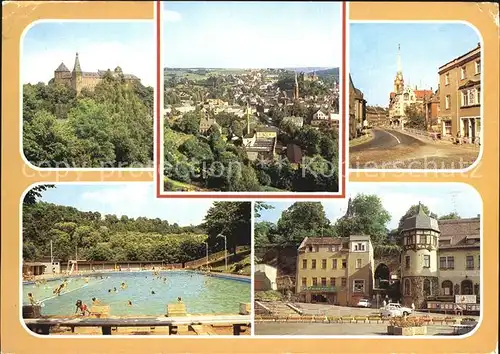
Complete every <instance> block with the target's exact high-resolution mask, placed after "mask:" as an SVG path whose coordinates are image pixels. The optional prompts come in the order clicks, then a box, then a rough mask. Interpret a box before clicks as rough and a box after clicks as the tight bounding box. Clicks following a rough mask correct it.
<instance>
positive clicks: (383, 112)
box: [366, 106, 389, 127]
mask: <svg viewBox="0 0 500 354" xmlns="http://www.w3.org/2000/svg"><path fill="white" fill-rule="evenodd" d="M366 122H367V124H366V125H367V126H368V127H377V126H383V125H385V124H388V123H389V113H388V111H387V109H385V108H382V107H375V106H367V107H366Z"/></svg>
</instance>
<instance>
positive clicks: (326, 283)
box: [296, 235, 373, 306]
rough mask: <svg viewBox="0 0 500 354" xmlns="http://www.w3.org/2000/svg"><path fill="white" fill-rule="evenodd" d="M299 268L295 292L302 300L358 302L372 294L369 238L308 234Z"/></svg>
mask: <svg viewBox="0 0 500 354" xmlns="http://www.w3.org/2000/svg"><path fill="white" fill-rule="evenodd" d="M296 269H297V274H296V293H297V294H298V296H299V298H301V300H302V301H304V302H327V303H330V304H335V305H340V306H347V305H355V304H357V302H358V301H359V300H360V299H361V298H371V294H372V288H373V247H372V244H371V241H370V237H369V236H357V235H353V236H350V237H346V238H333V237H306V238H305V239H304V240H303V241H302V243H301V244H300V246H299V248H298V256H297V268H296Z"/></svg>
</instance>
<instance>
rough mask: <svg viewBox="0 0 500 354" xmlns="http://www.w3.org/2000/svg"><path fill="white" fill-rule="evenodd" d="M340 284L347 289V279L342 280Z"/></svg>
mask: <svg viewBox="0 0 500 354" xmlns="http://www.w3.org/2000/svg"><path fill="white" fill-rule="evenodd" d="M340 284H341V286H343V287H345V286H346V285H347V279H346V278H342V279H341V282H340Z"/></svg>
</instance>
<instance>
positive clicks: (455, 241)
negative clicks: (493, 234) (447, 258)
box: [438, 218, 481, 249]
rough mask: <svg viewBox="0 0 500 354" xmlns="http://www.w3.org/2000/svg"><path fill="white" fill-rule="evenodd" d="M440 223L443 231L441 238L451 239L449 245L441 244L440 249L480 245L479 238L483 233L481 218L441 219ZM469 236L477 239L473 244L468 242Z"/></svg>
mask: <svg viewBox="0 0 500 354" xmlns="http://www.w3.org/2000/svg"><path fill="white" fill-rule="evenodd" d="M438 224H439V229H440V231H441V235H440V239H442V240H450V244H449V245H440V246H439V248H440V249H441V248H467V247H479V245H480V240H479V238H480V235H481V233H480V232H481V230H480V225H481V223H480V219H479V218H470V219H458V220H439V221H438ZM467 238H469V239H474V240H477V241H476V242H474V243H473V244H468V243H467Z"/></svg>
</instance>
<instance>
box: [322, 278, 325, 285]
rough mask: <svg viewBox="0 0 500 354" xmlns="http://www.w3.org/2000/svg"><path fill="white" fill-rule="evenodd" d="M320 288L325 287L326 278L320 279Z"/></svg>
mask: <svg viewBox="0 0 500 354" xmlns="http://www.w3.org/2000/svg"><path fill="white" fill-rule="evenodd" d="M321 286H326V278H321Z"/></svg>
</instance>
